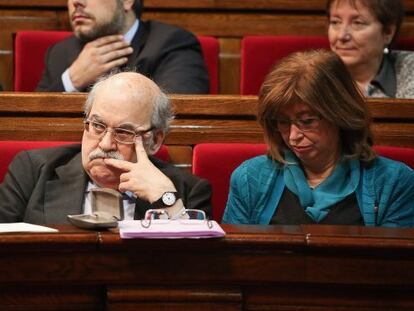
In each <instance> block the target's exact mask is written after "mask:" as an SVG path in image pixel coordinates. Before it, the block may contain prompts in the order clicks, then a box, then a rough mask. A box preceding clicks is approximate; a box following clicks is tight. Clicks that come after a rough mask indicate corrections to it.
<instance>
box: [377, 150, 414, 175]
mask: <svg viewBox="0 0 414 311" xmlns="http://www.w3.org/2000/svg"><path fill="white" fill-rule="evenodd" d="M374 149H375V151H376V152H377V153H378V154H379V155H381V156H383V157H386V158H390V159H393V160H396V161H400V162H403V163H405V164H407V165H408V166H409V167H411V168H412V169H414V148H407V147H393V146H374Z"/></svg>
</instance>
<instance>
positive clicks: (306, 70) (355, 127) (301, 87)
mask: <svg viewBox="0 0 414 311" xmlns="http://www.w3.org/2000/svg"><path fill="white" fill-rule="evenodd" d="M295 103H305V104H307V105H309V107H310V108H311V109H312V110H313V111H315V112H316V113H318V114H319V115H320V116H321V117H322V118H323V119H325V120H327V121H328V122H329V123H331V124H333V125H335V126H337V127H339V133H340V142H341V150H342V153H343V155H345V156H347V157H350V158H357V159H360V160H362V161H371V160H372V159H374V158H375V152H374V151H373V150H372V148H371V145H372V133H371V130H370V114H369V110H368V107H367V105H366V102H365V99H364V97H363V95H362V94H361V92H360V91H359V89H358V87H357V86H356V84H355V82H354V81H353V79H352V77H351V76H350V74H349V73H348V71H347V69H346V66H345V64H344V63H343V62H342V60H341V59H340V58H339V56H337V55H336V54H335V53H334V52H332V51H326V50H313V51H305V52H297V53H293V54H291V55H289V56H288V57H286V58H284V59H283V60H281V61H280V62H279V63H278V64H277V65H276V66H275V67H274V68H273V69H272V71H271V72H270V73H269V74H268V75H267V77H266V78H265V81H264V83H263V85H262V87H261V89H260V92H259V104H258V121H259V123H260V125H261V126H262V127H263V130H264V136H265V140H266V142H267V144H268V146H269V155H270V156H271V157H272V158H273V159H274V160H276V161H279V162H284V160H283V152H284V150H285V149H286V148H287V146H286V145H285V143H284V142H283V140H282V137H281V135H280V133H279V132H278V130H277V128H276V122H275V119H276V118H277V117H278V115H279V111H280V110H281V109H282V108H284V107H289V106H290V105H292V104H295Z"/></svg>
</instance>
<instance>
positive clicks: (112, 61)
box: [36, 0, 209, 94]
mask: <svg viewBox="0 0 414 311" xmlns="http://www.w3.org/2000/svg"><path fill="white" fill-rule="evenodd" d="M68 11H69V19H70V23H71V25H72V28H73V31H74V36H71V37H70V38H67V39H65V40H63V41H61V42H59V43H57V44H55V45H54V46H52V47H51V48H49V50H48V51H47V54H46V57H45V69H44V72H43V75H42V78H41V81H40V82H39V84H38V86H37V88H36V90H37V91H57V92H62V91H66V92H77V91H87V90H88V89H89V88H90V86H91V85H93V83H94V82H95V81H96V79H97V78H98V77H99V76H101V75H103V74H105V73H107V72H109V71H111V70H112V69H115V68H119V67H126V68H128V69H130V70H135V71H137V72H139V73H141V74H143V75H145V76H147V77H149V78H151V79H152V80H154V82H155V83H157V84H158V86H160V87H161V88H162V89H163V90H164V91H166V92H168V93H188V94H203V93H204V94H205V93H208V91H209V81H208V73H207V69H206V66H205V64H204V59H203V55H202V52H201V47H200V44H199V42H198V40H197V38H196V37H195V36H194V35H193V34H191V33H190V32H188V31H186V30H183V29H181V28H178V27H175V26H172V25H167V24H163V23H160V22H157V21H142V20H141V19H140V18H141V11H142V0H68Z"/></svg>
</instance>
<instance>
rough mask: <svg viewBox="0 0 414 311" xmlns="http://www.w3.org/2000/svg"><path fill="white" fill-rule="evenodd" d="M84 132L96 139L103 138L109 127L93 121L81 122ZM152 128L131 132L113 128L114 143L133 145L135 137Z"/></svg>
mask: <svg viewBox="0 0 414 311" xmlns="http://www.w3.org/2000/svg"><path fill="white" fill-rule="evenodd" d="M83 123H84V127H85V130H86V131H87V132H88V133H90V134H92V135H94V136H96V137H98V138H102V137H103V136H105V134H106V132H107V131H108V130H109V127H108V126H107V125H106V124H103V123H100V122H98V121H93V120H88V119H87V120H85V121H83ZM153 129H154V127H150V128H149V129H148V130H143V131H136V132H135V131H131V130H127V129H124V128H122V127H114V128H112V133H113V137H114V139H115V141H117V142H118V143H121V144H133V143H134V142H135V137H137V136H143V135H144V134H145V133H148V132H150V131H152V130H153Z"/></svg>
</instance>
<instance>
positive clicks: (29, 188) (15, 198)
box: [0, 144, 211, 224]
mask: <svg viewBox="0 0 414 311" xmlns="http://www.w3.org/2000/svg"><path fill="white" fill-rule="evenodd" d="M80 151H81V145H80V144H76V145H66V146H61V147H56V148H46V149H37V150H30V151H23V152H21V153H19V154H18V155H17V156H16V157H15V159H14V160H13V162H12V163H11V164H10V167H9V171H8V173H7V174H6V176H5V179H4V182H3V183H2V184H0V222H21V221H24V222H28V223H35V224H62V223H68V221H67V219H66V216H67V215H70V214H81V213H82V204H83V200H84V197H85V190H86V186H87V183H88V180H89V179H88V178H89V177H88V175H87V174H86V172H85V171H84V169H83V166H82V160H81V153H80ZM150 159H151V161H152V162H153V163H154V165H155V166H157V167H158V168H159V169H160V170H161V171H162V172H163V173H164V174H165V175H167V176H168V177H169V178H170V179H171V180H172V182H173V183H174V185H175V187H176V188H177V191H178V192H179V193H180V194H181V197H182V199H183V202H184V206H185V207H186V208H195V209H202V210H204V211H205V212H206V214H207V215H209V216H211V202H210V200H211V188H210V184H209V183H208V182H207V181H206V180H203V179H200V178H198V177H195V176H193V175H191V174H188V173H185V172H183V171H181V170H180V169H178V168H176V167H174V166H172V165H170V164H167V163H164V162H162V161H160V160H158V159H156V158H154V157H150ZM149 208H151V205H150V204H149V203H148V202H146V201H143V200H140V199H138V200H137V204H136V208H135V218H138V219H140V218H142V217H143V216H144V215H145V211H146V210H147V209H149Z"/></svg>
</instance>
